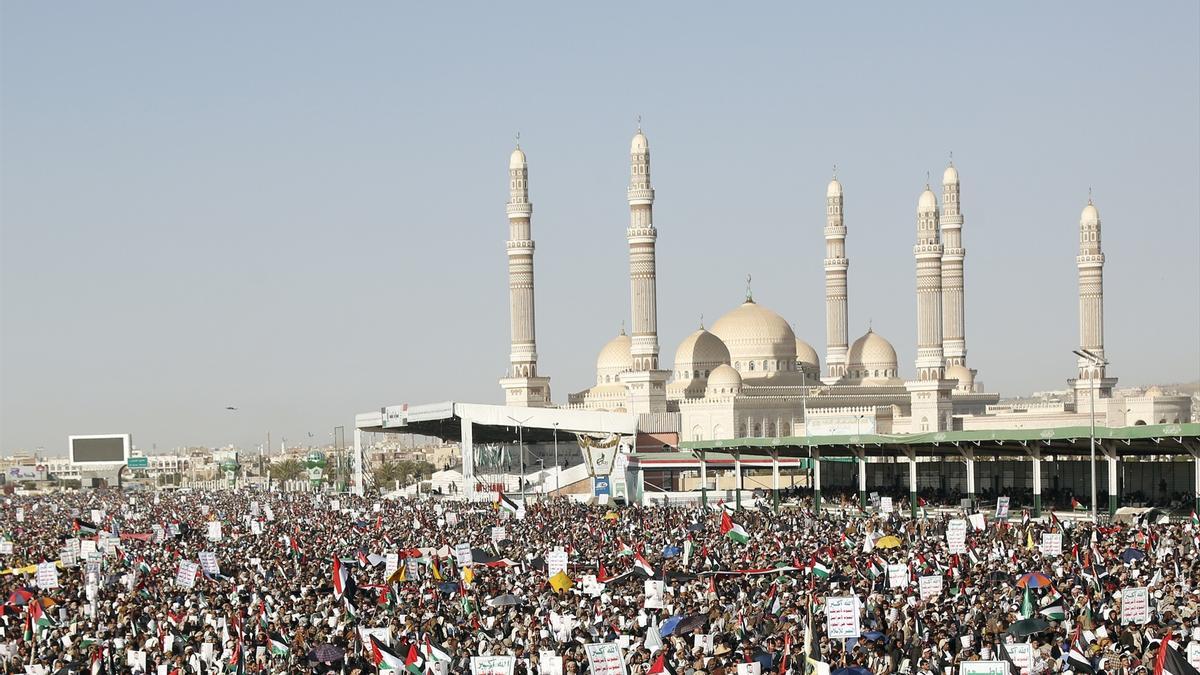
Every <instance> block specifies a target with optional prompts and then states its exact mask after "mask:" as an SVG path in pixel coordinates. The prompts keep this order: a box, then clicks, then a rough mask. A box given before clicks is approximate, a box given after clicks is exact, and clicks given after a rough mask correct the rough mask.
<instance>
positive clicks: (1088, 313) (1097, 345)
mask: <svg viewBox="0 0 1200 675" xmlns="http://www.w3.org/2000/svg"><path fill="white" fill-rule="evenodd" d="M1075 266H1076V267H1077V268H1078V270H1079V346H1080V347H1081V351H1088V352H1091V353H1092V354H1095V355H1096V356H1097V357H1099V358H1100V361H1101V363H1098V364H1097V363H1094V362H1092V361H1091V360H1089V359H1085V358H1082V357H1080V358H1079V359H1077V362H1076V363H1077V366H1078V368H1079V377H1078V378H1077V379H1076V380H1075V408H1076V410H1077V411H1079V412H1091V407H1090V406H1091V396H1092V395H1091V392H1089V391H1088V389H1089V388H1094V389H1095V398H1096V410H1097V412H1101V411H1102V410H1103V407H1104V404H1103V403H1101V399H1110V398H1112V390H1113V387H1114V386H1115V385H1116V383H1117V380H1116V378H1109V377H1107V376H1106V374H1105V367H1104V364H1103V363H1102V362H1103V361H1104V251H1103V250H1102V249H1101V246H1100V212H1099V211H1097V210H1096V205H1095V204H1093V203H1092V199H1091V197H1090V196H1089V197H1088V203H1087V206H1085V207H1083V213H1082V214H1081V215H1080V216H1079V255H1078V256H1077V257H1076V258H1075Z"/></svg>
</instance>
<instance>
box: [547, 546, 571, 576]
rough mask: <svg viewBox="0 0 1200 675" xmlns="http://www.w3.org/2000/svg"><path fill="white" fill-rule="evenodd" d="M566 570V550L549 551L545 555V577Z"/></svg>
mask: <svg viewBox="0 0 1200 675" xmlns="http://www.w3.org/2000/svg"><path fill="white" fill-rule="evenodd" d="M566 571H567V552H566V551H551V552H550V553H548V554H547V555H546V577H547V578H549V577H553V576H554V575H555V574H558V573H559V572H566Z"/></svg>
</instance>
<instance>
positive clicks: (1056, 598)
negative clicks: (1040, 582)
mask: <svg viewBox="0 0 1200 675" xmlns="http://www.w3.org/2000/svg"><path fill="white" fill-rule="evenodd" d="M1064 602H1065V600H1063V596H1062V593H1059V592H1058V589H1057V588H1054V587H1053V586H1052V587H1051V588H1050V592H1049V593H1047V594H1046V596H1045V597H1044V598H1042V600H1041V602H1039V603H1038V604H1039V605H1040V606H1042V607H1049V606H1050V605H1062V604H1063V603H1064Z"/></svg>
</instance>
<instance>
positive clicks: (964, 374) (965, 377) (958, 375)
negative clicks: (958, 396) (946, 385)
mask: <svg viewBox="0 0 1200 675" xmlns="http://www.w3.org/2000/svg"><path fill="white" fill-rule="evenodd" d="M946 379H947V380H958V385H957V386H955V389H958V390H959V391H971V390H972V389H974V388H975V375H974V374H973V373H972V372H971V369H970V368H968V367H966V366H960V365H953V366H950V367H948V368H946Z"/></svg>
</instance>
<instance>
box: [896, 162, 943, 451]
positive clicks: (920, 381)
mask: <svg viewBox="0 0 1200 675" xmlns="http://www.w3.org/2000/svg"><path fill="white" fill-rule="evenodd" d="M913 256H915V257H916V259H917V379H916V381H914V382H909V383H908V384H907V385H906V386H907V388H908V391H909V392H910V394H911V400H912V428H911V431H912V432H913V433H918V432H922V431H944V430H947V429H950V428H951V427H952V419H951V414H950V411H951V403H950V391H951V389H952V388H953V384H954V383H953V381H952V380H946V379H945V372H946V366H945V362H944V360H943V358H944V357H943V352H942V242H941V239H940V235H939V232H938V206H937V197H935V196H934V194H933V190H930V189H929V185H926V186H925V191H924V192H922V193H921V198H920V199H919V200H918V201H917V245H916V246H914V247H913Z"/></svg>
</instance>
